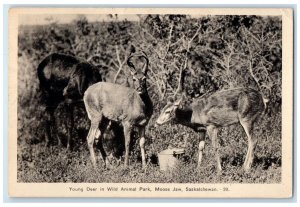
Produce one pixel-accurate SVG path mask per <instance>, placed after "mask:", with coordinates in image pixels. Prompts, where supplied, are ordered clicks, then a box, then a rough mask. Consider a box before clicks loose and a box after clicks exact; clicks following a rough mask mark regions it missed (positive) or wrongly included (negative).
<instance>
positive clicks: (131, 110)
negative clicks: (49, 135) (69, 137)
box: [84, 53, 153, 168]
mask: <svg viewBox="0 0 300 207" xmlns="http://www.w3.org/2000/svg"><path fill="white" fill-rule="evenodd" d="M133 57H137V58H140V59H141V58H143V59H144V60H145V61H146V62H145V64H144V66H143V68H142V72H141V73H138V72H137V70H136V69H135V66H134V64H133V63H132V62H131V59H132V58H133ZM148 62H149V61H148V58H147V56H146V54H145V53H141V54H134V55H130V56H129V57H128V60H127V64H128V65H129V67H130V68H131V74H132V76H133V80H134V82H135V88H134V89H133V88H128V87H125V86H121V85H117V84H113V83H107V82H100V83H96V84H94V85H92V86H90V87H89V88H88V89H87V90H86V92H85V94H84V104H85V107H86V111H87V114H88V117H89V119H90V120H91V127H90V131H89V134H88V136H87V142H88V148H89V151H90V156H91V161H92V164H93V166H94V167H95V168H96V158H95V153H94V147H93V145H94V140H95V138H97V139H99V142H100V153H101V155H102V158H103V160H104V165H107V164H108V163H107V159H106V153H105V151H104V149H103V147H101V145H102V144H101V143H102V134H103V129H105V127H106V126H107V125H108V124H109V122H110V121H115V122H118V123H121V124H122V126H123V128H124V136H125V163H124V164H125V166H128V165H129V145H130V142H131V136H130V135H131V133H132V130H133V128H134V127H136V128H137V129H138V136H139V138H140V140H139V144H140V148H141V156H142V165H143V167H145V166H146V158H145V148H144V145H145V127H146V126H147V124H148V122H149V119H150V118H151V116H152V113H153V104H152V101H151V99H150V97H149V95H148V91H147V84H146V75H147V70H148ZM99 126H101V127H99ZM99 128H100V129H99Z"/></svg>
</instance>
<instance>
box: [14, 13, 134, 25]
mask: <svg viewBox="0 0 300 207" xmlns="http://www.w3.org/2000/svg"><path fill="white" fill-rule="evenodd" d="M79 15H84V16H85V17H86V18H87V19H88V21H89V22H96V21H98V22H102V21H110V20H111V18H110V17H108V15H107V14H35V15H30V14H29V15H28V14H26V15H25V14H24V15H20V16H19V24H20V25H45V24H50V23H52V22H57V23H58V24H67V23H71V22H72V21H74V20H75V19H78V17H79ZM124 19H127V20H128V21H138V20H139V17H138V16H137V15H135V14H126V15H120V14H118V20H124Z"/></svg>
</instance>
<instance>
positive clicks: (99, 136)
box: [95, 119, 110, 168]
mask: <svg viewBox="0 0 300 207" xmlns="http://www.w3.org/2000/svg"><path fill="white" fill-rule="evenodd" d="M100 122H101V123H100V129H99V128H98V129H97V131H96V135H95V138H96V139H97V140H98V143H97V147H98V149H99V151H100V153H101V156H102V159H103V162H104V167H105V168H106V167H108V166H109V165H110V163H109V160H108V159H107V154H106V152H105V150H104V147H103V141H104V140H103V136H102V135H103V133H104V132H105V130H106V128H107V126H108V124H109V122H110V121H109V120H107V119H102V120H101V121H100ZM101 132H102V133H101Z"/></svg>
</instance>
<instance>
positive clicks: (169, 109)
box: [155, 97, 182, 125]
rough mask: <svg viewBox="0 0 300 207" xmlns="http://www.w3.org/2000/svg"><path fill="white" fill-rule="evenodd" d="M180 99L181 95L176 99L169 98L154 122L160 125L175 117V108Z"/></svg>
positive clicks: (177, 106) (178, 104)
mask: <svg viewBox="0 0 300 207" xmlns="http://www.w3.org/2000/svg"><path fill="white" fill-rule="evenodd" d="M181 101H182V97H181V98H180V99H178V100H177V101H174V100H173V99H169V101H168V103H167V105H166V106H165V107H164V108H163V109H162V111H161V113H160V115H159V117H158V118H157V120H156V122H155V124H156V125H162V124H165V123H167V122H169V121H171V120H174V119H175V118H176V110H177V109H178V108H179V106H180V104H181Z"/></svg>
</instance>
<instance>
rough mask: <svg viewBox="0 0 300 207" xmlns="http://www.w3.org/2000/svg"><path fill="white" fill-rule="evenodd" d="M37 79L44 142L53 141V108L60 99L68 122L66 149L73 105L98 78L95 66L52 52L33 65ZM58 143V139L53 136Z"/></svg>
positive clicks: (72, 121)
mask: <svg viewBox="0 0 300 207" xmlns="http://www.w3.org/2000/svg"><path fill="white" fill-rule="evenodd" d="M37 75H38V79H39V82H40V89H41V93H42V101H43V102H44V105H45V106H46V110H45V115H46V117H47V118H48V120H47V122H48V123H47V125H46V134H45V135H46V145H48V144H49V143H50V142H51V141H53V136H55V135H56V133H55V125H56V124H55V116H54V113H55V110H56V108H57V107H58V105H59V104H61V103H64V104H65V105H66V107H65V108H66V110H67V111H68V113H67V115H68V120H70V126H69V127H67V136H68V142H67V149H69V147H70V141H71V137H72V131H73V128H74V120H73V106H74V104H76V103H78V102H80V101H81V102H82V98H83V93H84V91H85V90H86V89H87V88H88V87H89V86H90V85H92V84H94V83H97V82H99V81H101V80H102V78H101V75H100V73H99V69H98V68H97V67H95V66H94V65H92V64H90V63H88V62H86V61H83V60H80V59H79V58H76V57H73V56H70V55H65V54H59V53H52V54H50V55H48V56H47V57H45V58H44V59H43V60H42V61H41V63H40V64H39V65H38V68H37ZM57 139H58V143H59V144H60V145H61V140H60V138H59V137H58V136H57Z"/></svg>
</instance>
